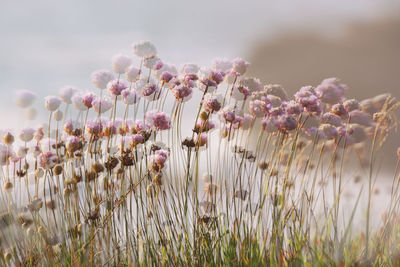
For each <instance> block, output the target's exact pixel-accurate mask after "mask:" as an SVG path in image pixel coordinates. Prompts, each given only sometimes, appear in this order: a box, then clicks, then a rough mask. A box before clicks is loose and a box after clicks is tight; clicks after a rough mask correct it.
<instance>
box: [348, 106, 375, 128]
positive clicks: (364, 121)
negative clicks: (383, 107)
mask: <svg viewBox="0 0 400 267" xmlns="http://www.w3.org/2000/svg"><path fill="white" fill-rule="evenodd" d="M349 116H350V123H358V124H361V125H364V126H370V125H371V124H372V123H373V120H372V117H371V115H370V114H368V113H366V112H364V111H360V110H353V111H351V112H350V113H349Z"/></svg>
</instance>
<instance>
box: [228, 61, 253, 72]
mask: <svg viewBox="0 0 400 267" xmlns="http://www.w3.org/2000/svg"><path fill="white" fill-rule="evenodd" d="M232 63H233V67H232V69H233V70H234V71H235V72H237V73H239V74H240V75H243V74H244V73H245V72H246V70H247V68H248V67H249V66H250V63H249V62H247V61H245V60H244V59H241V58H235V59H234V60H233V62H232Z"/></svg>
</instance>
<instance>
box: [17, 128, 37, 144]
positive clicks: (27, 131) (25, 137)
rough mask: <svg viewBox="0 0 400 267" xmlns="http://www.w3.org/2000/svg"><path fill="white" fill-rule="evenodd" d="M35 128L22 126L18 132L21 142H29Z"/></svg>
mask: <svg viewBox="0 0 400 267" xmlns="http://www.w3.org/2000/svg"><path fill="white" fill-rule="evenodd" d="M34 133H35V129H33V128H23V129H22V130H21V132H20V134H19V139H21V141H23V142H29V141H31V140H32V139H33V134H34Z"/></svg>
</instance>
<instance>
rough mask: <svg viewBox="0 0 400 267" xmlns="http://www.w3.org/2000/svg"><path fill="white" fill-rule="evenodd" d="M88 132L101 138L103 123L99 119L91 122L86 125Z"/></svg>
mask: <svg viewBox="0 0 400 267" xmlns="http://www.w3.org/2000/svg"><path fill="white" fill-rule="evenodd" d="M86 130H87V132H88V133H90V134H93V135H95V136H99V135H100V134H101V132H102V131H103V123H102V121H101V120H99V119H95V120H89V121H87V123H86Z"/></svg>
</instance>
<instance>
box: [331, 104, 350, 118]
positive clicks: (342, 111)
mask: <svg viewBox="0 0 400 267" xmlns="http://www.w3.org/2000/svg"><path fill="white" fill-rule="evenodd" d="M331 112H332V113H334V114H336V115H338V116H340V117H342V118H347V116H348V112H347V110H346V108H345V107H344V105H343V104H341V103H338V104H335V105H333V106H332V108H331Z"/></svg>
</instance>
